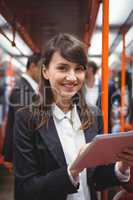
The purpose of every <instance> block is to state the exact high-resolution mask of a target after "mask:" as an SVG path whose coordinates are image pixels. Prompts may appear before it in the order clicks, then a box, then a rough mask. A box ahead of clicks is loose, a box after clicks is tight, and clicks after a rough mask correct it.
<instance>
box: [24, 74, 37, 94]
mask: <svg viewBox="0 0 133 200" xmlns="http://www.w3.org/2000/svg"><path fill="white" fill-rule="evenodd" d="M22 77H23V78H24V79H25V80H27V81H28V83H29V84H30V86H31V87H32V88H33V90H34V91H35V93H36V94H38V90H39V89H38V84H37V82H36V81H35V80H34V79H33V78H32V77H31V76H29V75H28V74H26V73H25V74H22Z"/></svg>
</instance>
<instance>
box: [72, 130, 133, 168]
mask: <svg viewBox="0 0 133 200" xmlns="http://www.w3.org/2000/svg"><path fill="white" fill-rule="evenodd" d="M126 147H133V131H130V132H123V133H116V134H102V135H97V136H96V137H94V139H93V140H92V142H91V143H88V144H86V145H85V148H84V150H83V151H82V152H81V154H80V155H78V156H77V158H76V159H75V161H74V162H73V163H72V165H71V168H73V167H74V168H75V167H76V168H79V169H83V168H88V167H92V166H98V165H106V164H110V163H114V162H116V161H118V157H117V155H118V154H119V153H120V152H122V150H123V149H124V148H126Z"/></svg>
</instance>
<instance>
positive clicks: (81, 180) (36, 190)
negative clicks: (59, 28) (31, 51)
mask: <svg viewBox="0 0 133 200" xmlns="http://www.w3.org/2000/svg"><path fill="white" fill-rule="evenodd" d="M86 64H87V58H86V53H85V51H84V45H83V44H82V43H81V42H80V41H79V40H77V39H76V38H75V37H73V36H71V35H69V34H59V35H57V36H55V37H53V38H52V39H51V40H50V41H49V42H48V44H47V46H46V50H45V54H44V61H43V66H42V71H41V82H40V101H39V100H38V101H37V103H36V104H35V105H32V106H31V107H30V108H25V109H23V110H21V111H19V112H18V113H17V115H16V125H15V141H14V174H15V198H16V200H44V199H45V200H70V199H71V200H72V199H73V200H78V199H80V200H88V199H91V200H92V199H96V193H95V191H96V189H98V190H103V189H105V188H107V187H110V186H113V185H117V184H122V183H120V182H121V181H127V180H128V178H129V176H128V175H125V174H124V173H125V172H127V174H128V173H129V172H128V170H129V169H128V164H126V163H124V162H119V163H117V165H114V164H112V165H109V166H100V167H96V168H91V169H87V170H86V169H84V170H83V169H82V170H81V171H82V172H81V171H78V170H77V169H73V170H72V169H71V163H72V162H73V160H74V159H75V157H76V156H77V154H78V152H79V151H80V148H81V146H82V145H83V144H85V143H86V142H90V141H91V140H92V138H93V137H94V136H95V135H96V134H100V133H102V124H101V123H102V120H101V115H99V113H98V112H97V109H96V108H92V107H87V106H86V104H85V100H84V98H83V96H82V86H83V84H84V79H85V70H86ZM129 153H130V154H131V155H132V154H133V152H131V151H130V152H129ZM131 155H130V157H131ZM124 158H125V156H124V155H123V154H122V155H121V159H124ZM127 161H129V162H130V165H131V164H133V161H132V162H131V158H130V159H128V160H127ZM114 166H115V168H116V169H115V170H114ZM120 172H121V173H123V174H122V175H123V176H121V173H120ZM123 177H124V178H123Z"/></svg>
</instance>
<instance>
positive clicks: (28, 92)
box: [3, 53, 41, 162]
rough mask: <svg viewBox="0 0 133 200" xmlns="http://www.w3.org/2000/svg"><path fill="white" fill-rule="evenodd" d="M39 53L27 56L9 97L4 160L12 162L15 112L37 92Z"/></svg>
mask: <svg viewBox="0 0 133 200" xmlns="http://www.w3.org/2000/svg"><path fill="white" fill-rule="evenodd" d="M40 58H41V55H40V53H35V54H33V55H31V56H30V57H29V58H28V61H27V66H26V73H24V74H22V77H21V78H20V79H19V80H17V81H16V84H15V87H14V89H13V90H12V92H11V95H10V98H9V102H8V103H9V111H8V117H7V124H6V130H5V141H4V147H3V155H4V159H5V161H9V162H12V159H13V150H12V149H13V132H14V121H15V112H16V111H17V110H18V109H19V108H22V107H25V106H27V105H29V104H31V103H32V102H33V99H34V98H35V94H38V82H39V76H40V75H39V73H40V66H39V61H40Z"/></svg>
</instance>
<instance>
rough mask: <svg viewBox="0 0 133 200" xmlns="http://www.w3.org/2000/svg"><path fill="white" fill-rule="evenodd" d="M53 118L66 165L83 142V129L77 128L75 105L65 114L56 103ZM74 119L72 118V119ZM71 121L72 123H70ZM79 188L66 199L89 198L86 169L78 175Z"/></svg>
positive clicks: (69, 163)
mask: <svg viewBox="0 0 133 200" xmlns="http://www.w3.org/2000/svg"><path fill="white" fill-rule="evenodd" d="M52 111H53V119H54V122H55V126H56V129H57V133H58V135H59V138H60V141H61V144H62V147H63V151H64V154H65V158H66V162H67V165H71V163H72V162H73V161H74V159H75V158H76V156H77V154H78V152H79V150H80V148H81V146H82V145H83V144H85V137H84V133H83V130H81V129H79V127H80V125H81V122H80V119H79V116H78V113H77V109H76V105H75V106H74V108H73V109H72V111H69V112H67V113H66V114H65V113H64V112H63V111H62V110H61V109H60V108H59V107H57V106H56V105H54V106H53V107H52ZM72 119H74V120H72ZM71 120H72V121H73V122H72V123H73V125H72V123H71ZM79 183H80V186H79V189H78V192H77V193H74V194H70V195H68V196H67V200H90V191H89V188H88V185H87V175H86V169H85V170H83V171H82V173H81V174H80V176H79Z"/></svg>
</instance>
